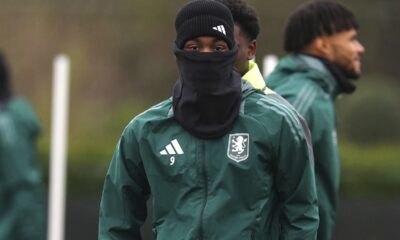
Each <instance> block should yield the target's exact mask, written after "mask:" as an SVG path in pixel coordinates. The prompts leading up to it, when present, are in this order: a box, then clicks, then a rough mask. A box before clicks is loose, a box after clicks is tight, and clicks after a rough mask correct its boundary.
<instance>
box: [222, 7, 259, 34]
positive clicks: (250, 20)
mask: <svg viewBox="0 0 400 240" xmlns="http://www.w3.org/2000/svg"><path fill="white" fill-rule="evenodd" d="M216 1H218V2H221V3H223V4H225V6H227V7H228V8H229V10H231V13H232V16H233V20H234V21H235V24H237V25H239V27H240V29H241V31H243V32H244V33H245V35H246V36H247V37H248V38H249V39H250V40H255V39H257V37H258V34H259V33H260V25H259V23H258V17H257V13H256V10H255V9H254V8H253V7H252V6H250V5H249V4H248V3H247V2H246V1H245V0H216Z"/></svg>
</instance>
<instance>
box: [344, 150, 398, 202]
mask: <svg viewBox="0 0 400 240" xmlns="http://www.w3.org/2000/svg"><path fill="white" fill-rule="evenodd" d="M340 151H341V163H342V176H341V189H342V192H343V193H344V194H346V195H357V196H375V197H378V198H390V197H400V146H399V145H389V144H385V145H364V146H363V145H355V144H351V143H348V142H344V143H342V144H341V145H340Z"/></svg>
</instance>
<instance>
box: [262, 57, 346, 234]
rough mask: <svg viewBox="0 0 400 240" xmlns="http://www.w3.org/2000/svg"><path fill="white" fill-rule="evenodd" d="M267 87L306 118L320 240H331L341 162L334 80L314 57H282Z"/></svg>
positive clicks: (336, 92) (267, 82)
mask: <svg viewBox="0 0 400 240" xmlns="http://www.w3.org/2000/svg"><path fill="white" fill-rule="evenodd" d="M266 84H267V86H268V87H269V88H271V89H272V90H274V91H275V92H277V93H278V94H280V95H281V96H283V97H284V98H285V99H287V100H288V101H289V102H290V103H291V104H293V106H294V107H295V108H296V109H297V110H298V112H299V113H300V114H301V115H302V116H303V117H304V118H305V119H306V121H307V123H308V126H309V128H310V131H311V134H312V144H313V149H314V158H315V174H316V181H317V191H318V201H319V214H320V227H319V230H318V239H319V240H329V239H331V237H332V232H333V228H334V223H335V218H336V207H337V199H338V192H339V179H340V162H339V154H338V146H337V139H336V116H335V108H334V100H335V99H336V96H337V94H338V92H339V90H338V87H337V84H336V81H335V79H334V78H333V77H332V75H331V74H330V72H329V71H328V70H327V69H326V68H325V67H324V65H323V64H322V62H321V61H320V60H318V59H316V58H313V57H310V56H306V55H290V56H288V57H286V58H283V59H282V60H281V61H280V62H279V64H278V66H277V67H276V68H275V70H274V71H273V72H272V73H271V75H270V76H269V77H268V79H267V80H266Z"/></svg>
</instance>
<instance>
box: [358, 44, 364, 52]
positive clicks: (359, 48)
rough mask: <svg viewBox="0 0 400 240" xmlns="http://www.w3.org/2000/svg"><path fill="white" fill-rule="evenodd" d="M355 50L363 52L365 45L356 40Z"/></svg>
mask: <svg viewBox="0 0 400 240" xmlns="http://www.w3.org/2000/svg"><path fill="white" fill-rule="evenodd" d="M357 51H358V52H359V53H364V52H365V47H364V46H363V45H362V44H361V43H360V42H358V44H357Z"/></svg>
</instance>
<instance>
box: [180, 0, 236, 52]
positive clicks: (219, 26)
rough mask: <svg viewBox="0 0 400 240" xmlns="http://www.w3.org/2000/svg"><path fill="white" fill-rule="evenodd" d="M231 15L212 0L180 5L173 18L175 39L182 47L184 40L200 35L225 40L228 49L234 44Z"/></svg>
mask: <svg viewBox="0 0 400 240" xmlns="http://www.w3.org/2000/svg"><path fill="white" fill-rule="evenodd" d="M233 26H234V22H233V17H232V14H231V12H230V10H229V9H228V8H227V7H226V6H225V5H223V4H222V3H219V2H217V1H214V0H194V1H191V2H189V3H188V4H186V5H185V6H183V7H182V9H181V10H180V11H179V12H178V14H177V15H176V19H175V30H176V40H175V43H176V45H177V46H178V48H180V49H182V48H183V46H184V44H185V42H186V41H188V40H190V39H194V38H196V37H201V36H210V37H216V38H219V39H221V40H224V41H226V43H227V44H228V46H229V48H230V49H233V47H234V45H235V38H234V35H233V29H234V28H233Z"/></svg>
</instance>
